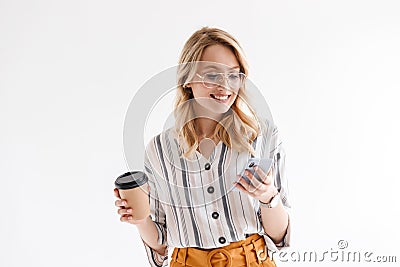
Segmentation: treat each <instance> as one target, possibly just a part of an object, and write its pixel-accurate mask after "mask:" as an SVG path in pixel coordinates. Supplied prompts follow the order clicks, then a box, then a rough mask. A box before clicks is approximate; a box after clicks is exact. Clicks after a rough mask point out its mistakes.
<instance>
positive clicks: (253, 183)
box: [244, 170, 262, 190]
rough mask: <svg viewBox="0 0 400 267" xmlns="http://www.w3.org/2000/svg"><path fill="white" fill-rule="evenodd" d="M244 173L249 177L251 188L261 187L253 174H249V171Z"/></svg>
mask: <svg viewBox="0 0 400 267" xmlns="http://www.w3.org/2000/svg"><path fill="white" fill-rule="evenodd" d="M244 173H245V175H246V176H247V177H249V179H250V181H251V183H252V185H253V187H255V188H256V189H257V188H259V187H260V186H261V185H262V183H261V182H260V181H259V180H258V179H257V178H256V176H255V175H254V174H253V173H251V172H250V171H249V170H246V171H245V172H244ZM252 190H254V189H252Z"/></svg>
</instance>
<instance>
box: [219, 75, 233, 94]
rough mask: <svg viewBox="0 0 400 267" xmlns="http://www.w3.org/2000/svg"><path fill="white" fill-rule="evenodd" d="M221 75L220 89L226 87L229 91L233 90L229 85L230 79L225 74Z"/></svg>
mask: <svg viewBox="0 0 400 267" xmlns="http://www.w3.org/2000/svg"><path fill="white" fill-rule="evenodd" d="M221 76H222V77H221V78H220V79H219V81H218V90H219V91H221V90H223V91H225V89H226V90H228V91H231V90H232V89H231V88H230V86H229V83H228V79H227V78H226V77H225V76H224V75H221Z"/></svg>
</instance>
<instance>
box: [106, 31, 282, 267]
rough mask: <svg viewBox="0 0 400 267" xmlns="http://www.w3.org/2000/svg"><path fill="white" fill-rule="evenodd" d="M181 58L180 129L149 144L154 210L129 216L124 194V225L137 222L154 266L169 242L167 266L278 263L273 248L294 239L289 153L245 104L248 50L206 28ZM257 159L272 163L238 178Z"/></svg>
mask: <svg viewBox="0 0 400 267" xmlns="http://www.w3.org/2000/svg"><path fill="white" fill-rule="evenodd" d="M179 63H180V65H179V67H178V88H177V95H176V103H175V111H174V115H175V119H176V124H175V127H171V128H169V129H167V130H165V131H163V132H162V133H160V134H159V135H157V136H155V137H153V138H152V139H151V141H150V142H149V143H148V145H147V146H146V153H145V160H144V167H145V168H144V171H145V173H146V175H147V176H148V177H149V189H150V208H151V216H150V217H149V218H147V219H145V220H142V221H135V220H133V219H132V214H134V212H135V211H134V210H132V208H130V207H125V205H126V201H125V200H123V199H118V200H116V202H115V205H116V206H117V207H118V214H120V215H121V221H123V222H128V223H131V224H134V225H136V226H137V228H138V230H139V233H140V236H141V238H142V240H143V244H144V246H145V248H146V252H147V255H148V258H149V262H150V265H151V266H168V264H169V260H168V248H171V247H174V250H173V253H172V259H171V261H170V266H171V267H181V266H194V267H199V266H247V267H252V266H275V262H274V260H273V258H272V257H271V255H270V253H268V250H269V251H277V250H279V249H280V248H282V247H287V246H289V239H290V227H289V226H290V224H289V215H288V210H289V208H290V205H289V202H288V191H287V181H286V178H285V175H284V162H285V153H284V150H283V147H282V145H281V141H280V139H279V137H278V131H277V128H276V126H275V125H273V124H272V123H271V122H270V121H268V120H259V118H258V117H257V115H256V112H255V110H254V109H253V108H252V107H251V106H249V105H248V101H247V99H248V97H247V95H246V91H245V79H246V77H247V75H248V66H247V62H246V60H245V57H244V54H243V51H242V48H241V47H240V45H239V43H238V42H237V41H236V39H235V38H234V37H233V36H231V35H230V34H229V33H227V32H225V31H223V30H220V29H216V28H208V27H204V28H202V29H200V30H198V31H196V32H195V33H194V34H193V35H192V36H191V37H190V38H189V39H188V41H187V42H186V44H185V46H184V48H183V51H182V53H181V57H180V61H179ZM243 106H247V108H248V110H250V113H252V114H248V113H246V112H244V110H243V109H242V108H243ZM260 124H261V125H266V126H265V129H264V130H265V132H267V133H268V134H266V135H263V134H261V133H263V128H262V127H261V126H260ZM266 142H267V144H268V145H267V146H265V143H266ZM260 144H264V145H260ZM265 147H267V148H265ZM260 155H261V156H260ZM254 156H260V157H263V158H271V159H273V164H272V167H271V169H270V170H269V171H268V170H263V169H262V168H261V166H254V167H253V169H254V175H253V173H251V172H248V171H246V173H244V176H246V177H247V180H246V179H244V178H243V177H241V176H240V175H238V174H239V173H241V171H242V170H243V169H244V166H245V165H246V164H247V162H248V159H249V158H251V157H254ZM267 171H268V172H267ZM241 174H243V173H241ZM258 179H260V180H258ZM232 189H236V190H232ZM114 192H115V195H116V196H117V197H118V198H120V196H119V194H118V190H116V189H114Z"/></svg>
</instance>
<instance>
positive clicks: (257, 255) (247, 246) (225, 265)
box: [170, 234, 276, 267]
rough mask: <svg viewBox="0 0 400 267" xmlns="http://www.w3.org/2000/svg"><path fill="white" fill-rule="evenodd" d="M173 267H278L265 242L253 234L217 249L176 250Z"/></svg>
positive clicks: (172, 261)
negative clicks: (267, 250)
mask: <svg viewBox="0 0 400 267" xmlns="http://www.w3.org/2000/svg"><path fill="white" fill-rule="evenodd" d="M170 266H171V267H185V266H187V267H276V264H275V262H274V261H273V260H271V258H270V257H269V256H268V252H266V251H265V240H264V238H263V237H262V236H260V235H259V234H253V235H250V236H249V237H247V238H246V239H245V240H241V241H238V242H233V243H230V244H229V245H226V246H224V247H220V248H215V249H201V248H196V247H188V248H175V249H174V251H173V252H172V258H171V263H170Z"/></svg>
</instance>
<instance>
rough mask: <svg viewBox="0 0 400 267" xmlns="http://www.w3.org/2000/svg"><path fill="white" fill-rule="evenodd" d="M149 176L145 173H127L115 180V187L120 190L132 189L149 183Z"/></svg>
mask: <svg viewBox="0 0 400 267" xmlns="http://www.w3.org/2000/svg"><path fill="white" fill-rule="evenodd" d="M147 180H148V178H147V176H146V174H145V173H144V172H141V171H133V172H126V173H124V174H122V175H120V176H118V178H117V179H116V180H115V187H116V188H118V189H132V188H136V187H139V186H141V185H143V184H145V183H147Z"/></svg>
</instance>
